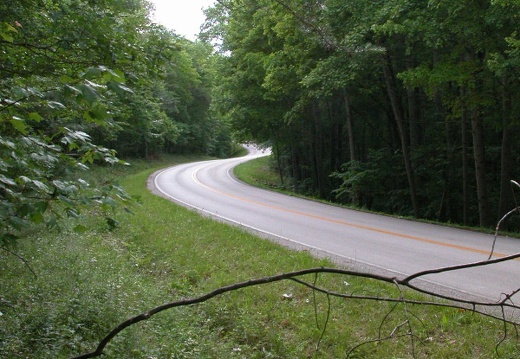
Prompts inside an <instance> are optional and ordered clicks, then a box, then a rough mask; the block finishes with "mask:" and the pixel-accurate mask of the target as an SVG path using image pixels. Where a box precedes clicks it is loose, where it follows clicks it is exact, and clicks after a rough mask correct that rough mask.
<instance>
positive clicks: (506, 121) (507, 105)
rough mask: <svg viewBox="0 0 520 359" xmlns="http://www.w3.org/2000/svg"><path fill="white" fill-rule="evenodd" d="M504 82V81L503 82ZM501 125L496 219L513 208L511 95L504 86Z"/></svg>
mask: <svg viewBox="0 0 520 359" xmlns="http://www.w3.org/2000/svg"><path fill="white" fill-rule="evenodd" d="M504 82H506V81H504ZM502 107H503V115H502V118H503V120H502V121H503V124H502V152H501V159H500V202H499V207H498V208H499V212H498V219H500V218H502V217H503V216H504V214H506V213H507V212H509V211H510V210H511V209H513V208H515V206H516V204H515V201H514V193H513V189H512V186H511V179H512V178H511V168H512V167H513V155H512V147H513V139H512V134H511V131H512V129H511V124H512V121H511V120H512V119H511V95H510V93H509V92H508V91H507V87H506V84H504V90H503V94H502Z"/></svg>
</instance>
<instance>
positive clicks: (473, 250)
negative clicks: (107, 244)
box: [193, 174, 520, 260]
mask: <svg viewBox="0 0 520 359" xmlns="http://www.w3.org/2000/svg"><path fill="white" fill-rule="evenodd" d="M193 177H194V178H195V180H196V181H197V183H199V184H200V185H201V186H203V187H205V188H207V189H209V190H211V191H213V192H215V193H219V194H221V195H223V196H226V197H230V198H234V199H237V200H240V201H243V202H246V203H251V204H254V205H257V206H262V207H266V208H270V209H273V210H277V211H280V212H286V213H291V214H295V215H298V216H302V217H307V218H313V219H317V220H320V221H325V222H329V223H334V224H339V225H342V226H346V227H352V228H357V229H363V230H367V231H372V232H376V233H381V234H386V235H389V236H393V237H400V238H406V239H411V240H414V241H418V242H423V243H428V244H434V245H438V246H442V247H447V248H453V249H459V250H463V251H467V252H473V253H479V254H484V255H486V256H487V255H489V253H490V251H486V250H483V249H477V248H472V247H467V246H462V245H458V244H452V243H446V242H442V241H439V240H434V239H429V238H424V237H418V236H411V235H408V234H403V233H398V232H392V231H387V230H384V229H379V228H375V227H370V226H364V225H360V224H355V223H351V222H346V221H342V220H337V219H332V218H327V217H323V216H318V215H314V214H310V213H306V212H300V211H295V210H292V209H287V208H283V207H278V206H272V205H269V204H266V203H262V202H257V201H253V200H250V199H247V198H244V197H240V196H237V195H234V194H231V193H228V192H224V191H221V190H218V189H216V188H213V187H210V186H208V185H205V184H203V183H202V182H200V181H199V180H198V179H197V178H196V174H194V176H193ZM506 256H507V254H503V253H497V252H494V253H493V257H499V258H502V257H506ZM517 260H520V258H519V259H517Z"/></svg>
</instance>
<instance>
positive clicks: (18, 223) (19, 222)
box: [9, 217, 27, 231]
mask: <svg viewBox="0 0 520 359" xmlns="http://www.w3.org/2000/svg"><path fill="white" fill-rule="evenodd" d="M9 224H10V225H11V226H12V227H13V228H14V229H16V230H18V231H20V230H22V229H23V228H24V227H26V226H27V222H25V221H24V220H23V219H21V218H19V217H10V218H9Z"/></svg>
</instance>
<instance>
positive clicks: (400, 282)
mask: <svg viewBox="0 0 520 359" xmlns="http://www.w3.org/2000/svg"><path fill="white" fill-rule="evenodd" d="M516 258H520V253H517V254H514V255H511V256H508V257H504V258H499V259H495V260H492V261H482V262H476V263H470V264H465V265H458V266H452V267H443V268H438V269H433V270H428V271H423V272H419V273H416V274H412V275H410V276H408V277H405V278H404V279H398V278H396V277H389V276H384V275H378V274H372V273H363V272H356V271H352V270H345V269H338V268H325V267H321V268H311V269H304V270H300V271H294V272H289V273H283V274H278V275H274V276H270V277H264V278H259V279H253V280H249V281H246V282H241V283H236V284H233V285H229V286H224V287H221V288H218V289H216V290H214V291H212V292H210V293H207V294H205V295H202V296H199V297H196V298H192V299H182V300H179V301H174V302H170V303H166V304H164V305H161V306H158V307H156V308H153V309H151V310H149V311H147V312H145V313H141V314H139V315H137V316H135V317H132V318H130V319H128V320H126V321H124V322H122V323H121V324H119V325H118V326H117V327H116V328H114V329H113V330H112V331H111V332H110V333H109V334H108V335H107V336H106V337H105V338H103V339H102V340H101V341H100V342H99V345H98V346H97V348H96V350H94V351H93V352H90V353H87V354H83V355H80V356H77V357H74V358H73V359H86V358H95V357H99V356H101V355H102V354H103V351H104V349H105V347H106V346H107V345H108V343H109V342H110V341H111V340H112V339H113V338H114V337H115V336H116V335H118V334H119V333H120V332H122V331H123V330H125V329H126V328H128V327H130V326H132V325H134V324H136V323H139V322H141V321H144V320H147V319H149V318H151V317H152V316H154V315H155V314H158V313H160V312H162V311H165V310H168V309H171V308H175V307H181V306H189V305H194V304H200V303H203V302H206V301H208V300H209V299H212V298H214V297H217V296H219V295H222V294H224V293H227V292H232V291H236V290H240V289H243V288H247V287H253V286H259V285H263V284H268V283H274V282H279V281H283V280H292V281H295V282H297V283H300V284H302V285H305V286H307V287H309V288H312V289H314V290H316V291H319V292H322V293H324V294H326V295H327V296H328V297H329V298H330V296H335V297H341V298H348V299H359V300H375V301H378V302H394V303H396V305H397V304H399V303H401V304H404V305H406V304H417V305H430V306H439V307H451V308H460V309H465V310H467V309H468V306H470V307H471V309H470V310H472V311H473V312H475V313H479V314H483V315H486V316H489V317H492V318H495V319H499V320H501V321H503V322H504V325H505V324H506V323H510V324H514V325H520V318H517V317H515V318H516V319H507V316H506V312H505V309H506V308H508V309H513V310H518V311H520V306H519V305H516V304H514V303H513V302H512V301H511V297H512V296H513V295H514V294H516V293H518V292H519V291H520V288H519V289H517V290H515V291H514V292H513V293H511V294H509V295H506V296H505V298H504V299H503V300H500V301H498V302H482V301H471V300H462V299H459V298H455V297H451V296H447V295H439V294H436V293H433V292H430V291H426V290H423V289H421V288H419V287H417V286H415V285H412V284H411V283H410V282H411V281H412V280H413V279H418V278H420V277H423V276H426V275H428V274H433V273H443V272H448V271H454V270H459V269H464V268H473V267H481V266H487V265H490V264H493V263H499V262H503V261H506V260H513V259H516ZM320 273H329V274H339V275H350V276H355V277H363V278H369V279H374V280H377V281H380V282H386V283H389V284H395V285H397V286H398V288H399V291H400V293H401V294H400V296H399V298H381V297H371V296H354V295H349V294H345V293H336V292H332V291H329V290H326V289H323V288H319V287H318V286H317V285H316V279H315V280H314V283H313V284H310V283H307V282H305V281H303V280H301V279H300V278H298V277H301V276H305V275H308V274H314V275H318V274H320ZM402 287H408V288H410V289H413V290H415V291H419V292H421V293H425V294H429V295H432V296H434V297H437V298H441V299H446V300H449V301H451V302H452V303H436V302H432V301H412V300H408V299H406V298H405V297H404V293H403V292H402ZM478 308H488V309H489V308H500V309H501V310H502V316H501V317H500V318H499V317H496V316H493V315H491V314H489V313H488V312H486V311H485V310H484V309H478ZM328 310H329V311H330V306H329V309H328ZM405 312H406V316H407V318H406V322H405V323H403V325H407V326H408V327H409V325H410V323H409V321H410V317H409V314H408V312H407V311H406V309H405ZM327 322H328V314H327V319H326V323H325V326H324V327H325V328H326V326H327ZM400 327H401V326H399V327H396V328H395V330H394V331H393V332H392V333H391V335H390V336H389V337H387V338H381V339H379V341H381V340H385V339H390V338H391V337H395V335H396V334H395V333H396V332H397V331H398V329H399V328H400ZM325 328H324V329H325ZM324 329H323V330H324ZM405 335H406V336H410V337H413V332H411V329H410V327H409V332H408V333H407V334H405ZM412 340H413V338H412ZM412 343H413V342H412ZM318 345H319V344H318Z"/></svg>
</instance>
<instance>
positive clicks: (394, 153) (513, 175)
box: [0, 0, 520, 244]
mask: <svg viewBox="0 0 520 359" xmlns="http://www.w3.org/2000/svg"><path fill="white" fill-rule="evenodd" d="M152 11H153V9H152V7H151V5H150V4H149V3H148V2H147V1H145V0H97V1H86V0H68V1H55V0H5V1H3V2H2V3H1V4H0V48H1V51H0V155H1V156H0V217H1V220H0V234H1V235H0V237H1V242H2V244H5V243H7V242H9V241H11V240H13V239H14V238H15V237H16V233H17V232H18V231H19V230H20V229H23V228H25V226H26V225H27V224H28V223H35V224H45V225H47V226H49V227H54V226H58V225H59V224H60V222H61V221H62V220H64V219H66V218H68V217H77V216H78V215H79V210H80V207H81V206H85V205H86V206H90V205H92V204H97V205H99V206H101V207H102V208H109V207H111V206H113V205H115V203H116V202H118V201H125V200H128V198H127V197H126V196H125V194H124V191H122V190H121V189H120V188H118V187H117V186H113V185H109V184H107V187H106V188H99V187H97V188H91V187H89V186H88V184H87V183H86V182H85V181H83V180H81V179H80V177H78V176H77V175H75V176H71V173H72V172H75V173H77V171H80V170H87V169H88V166H89V165H91V164H107V163H108V164H112V163H120V162H122V161H121V160H120V159H121V158H122V159H124V160H125V161H130V159H131V158H134V157H145V158H149V159H153V158H155V157H157V156H159V155H160V154H161V153H164V152H167V153H201V154H207V155H213V156H219V157H225V156H228V155H230V153H231V151H232V143H233V141H246V140H253V141H256V142H260V143H266V144H268V145H269V146H272V148H273V150H274V153H275V159H276V167H277V170H278V171H279V174H280V180H281V182H282V184H283V185H285V186H286V187H290V188H292V189H293V190H295V191H297V192H300V193H304V194H309V195H313V196H317V197H320V198H324V199H328V200H333V201H339V202H342V203H348V204H352V205H355V206H358V207H363V208H368V209H371V210H376V211H383V212H387V213H393V214H398V215H407V216H414V217H417V218H426V219H434V220H440V221H447V222H448V221H449V222H455V223H462V224H467V225H481V226H485V227H489V226H492V225H494V224H495V223H496V221H497V219H498V218H500V216H501V215H502V214H504V213H505V212H506V211H508V210H510V209H511V208H513V207H514V206H515V202H514V192H513V190H512V187H511V183H510V180H512V179H518V178H519V177H520V176H519V174H520V173H519V172H520V170H519V156H518V154H519V153H518V152H519V151H520V149H519V147H518V146H517V144H518V140H519V138H518V137H519V135H520V128H519V121H518V120H519V112H520V108H519V104H520V102H519V98H520V91H519V90H520V83H519V66H520V39H519V37H518V32H517V31H518V27H519V26H520V25H519V24H520V21H519V20H520V19H519V17H520V16H519V15H520V1H518V0H495V1H483V0H482V1H481V0H478V1H469V0H456V1H440V0H430V1H407V0H395V1H369V2H367V1H360V0H352V1H344V0H313V1H296V0H219V1H217V2H216V4H215V6H214V7H212V8H209V9H207V10H206V15H207V22H206V23H205V24H204V26H203V29H202V32H201V35H200V39H199V41H196V42H191V41H188V40H187V39H185V38H183V37H180V36H178V35H177V34H175V33H174V32H171V31H169V30H167V29H165V28H164V27H162V26H160V25H157V24H154V23H153V22H152V21H151V20H150V19H151V13H152ZM130 162H131V161H130ZM76 229H77V230H80V231H81V230H84V228H83V227H81V226H78V227H77V228H76Z"/></svg>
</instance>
